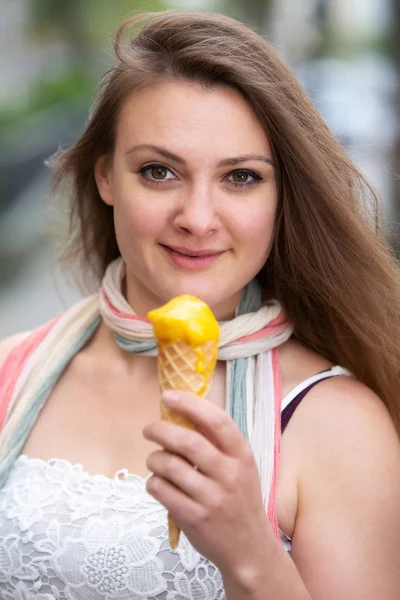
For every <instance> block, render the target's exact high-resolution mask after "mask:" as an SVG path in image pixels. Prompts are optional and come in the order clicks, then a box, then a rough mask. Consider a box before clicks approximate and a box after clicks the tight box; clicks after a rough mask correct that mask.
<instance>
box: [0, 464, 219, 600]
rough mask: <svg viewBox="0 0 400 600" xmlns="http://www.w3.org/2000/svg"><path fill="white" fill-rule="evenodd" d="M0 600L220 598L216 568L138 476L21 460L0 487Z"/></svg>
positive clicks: (210, 599)
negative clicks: (173, 540)
mask: <svg viewBox="0 0 400 600" xmlns="http://www.w3.org/2000/svg"><path fill="white" fill-rule="evenodd" d="M0 598H1V600H53V599H54V598H56V599H64V598H65V599H68V600H125V599H126V600H128V599H129V600H223V599H224V598H225V594H224V589H223V582H222V577H221V574H220V572H219V571H218V569H217V568H216V567H215V566H214V565H213V564H212V563H210V562H209V561H208V560H206V559H205V558H204V557H203V556H201V555H200V554H199V553H198V552H197V551H196V550H195V549H194V548H193V546H192V545H191V544H190V543H189V541H188V540H187V538H186V537H185V535H184V534H183V533H181V539H180V542H179V546H178V548H177V549H176V550H175V551H172V550H171V549H170V547H169V541H168V529H167V511H166V509H165V508H164V507H163V506H162V505H161V504H160V503H159V502H158V501H157V500H155V499H154V498H153V497H152V496H151V495H150V494H148V493H147V491H146V479H144V478H143V477H140V476H139V475H132V474H129V473H128V472H127V471H126V470H121V471H118V472H117V473H116V474H115V476H114V478H112V479H111V478H108V477H106V476H104V475H89V474H88V473H87V472H86V471H85V470H84V469H83V467H82V465H81V464H76V465H72V464H71V463H69V462H68V461H64V460H60V459H54V460H51V461H44V460H40V459H33V458H28V457H27V456H25V455H20V456H19V457H18V459H17V460H16V462H15V465H14V467H13V469H12V471H11V474H10V476H9V478H8V480H7V482H6V485H5V486H4V487H3V489H1V490H0Z"/></svg>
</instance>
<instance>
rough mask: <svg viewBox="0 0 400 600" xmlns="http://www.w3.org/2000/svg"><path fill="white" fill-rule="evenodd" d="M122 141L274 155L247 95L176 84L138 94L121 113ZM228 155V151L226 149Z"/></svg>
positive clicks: (155, 86)
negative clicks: (208, 147) (211, 146)
mask: <svg viewBox="0 0 400 600" xmlns="http://www.w3.org/2000/svg"><path fill="white" fill-rule="evenodd" d="M117 138H118V141H119V142H120V144H122V146H123V147H125V149H126V150H128V148H130V147H132V146H134V145H137V144H153V145H162V146H165V145H167V146H169V145H170V144H172V145H173V147H174V148H176V149H179V148H180V147H182V148H185V147H187V148H188V149H190V148H191V147H193V146H195V145H196V144H197V145H199V144H200V145H202V146H204V145H206V146H210V145H214V147H215V149H219V148H221V149H224V148H226V147H228V149H230V152H229V153H228V154H229V155H232V153H233V154H234V155H236V154H238V153H240V154H248V153H260V152H264V153H265V152H270V147H269V143H268V139H267V136H266V134H265V131H264V129H263V127H262V125H261V123H260V122H259V120H258V119H257V117H256V115H255V113H254V111H253V109H252V108H251V106H250V105H249V104H248V103H247V102H246V100H245V99H244V98H243V96H242V95H241V94H240V93H239V92H238V91H236V90H235V89H233V88H230V87H228V86H215V87H213V88H205V87H204V86H201V85H200V84H198V83H194V82H182V81H170V82H162V83H156V84H152V85H150V86H148V87H146V88H143V89H140V90H138V91H134V92H132V93H131V94H130V96H129V97H128V98H127V99H126V101H125V103H124V104H123V106H122V108H121V112H120V117H119V122H118V128H117ZM225 152H226V150H225Z"/></svg>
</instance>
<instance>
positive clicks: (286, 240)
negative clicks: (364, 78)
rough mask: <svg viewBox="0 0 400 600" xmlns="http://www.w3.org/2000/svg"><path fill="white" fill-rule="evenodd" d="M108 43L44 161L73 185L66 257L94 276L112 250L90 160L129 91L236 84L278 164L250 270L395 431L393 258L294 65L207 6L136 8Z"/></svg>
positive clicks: (399, 296)
mask: <svg viewBox="0 0 400 600" xmlns="http://www.w3.org/2000/svg"><path fill="white" fill-rule="evenodd" d="M114 49H115V55H116V62H115V65H114V66H113V67H112V68H111V69H110V70H109V71H108V72H107V73H106V74H105V75H104V76H103V78H102V79H101V82H100V86H99V90H98V94H97V99H96V101H95V103H94V105H93V107H92V111H91V115H90V119H89V122H88V124H87V126H86V128H85V130H84V132H83V133H82V135H81V136H80V137H79V139H78V140H77V141H76V143H74V144H73V145H72V146H71V147H69V148H68V149H67V150H64V151H63V152H60V153H58V154H57V155H56V156H55V157H53V160H52V162H51V166H53V168H54V169H55V173H54V185H55V188H57V187H58V186H60V184H61V183H62V182H64V181H68V184H69V186H70V191H71V202H72V205H71V213H70V214H71V218H70V240H69V245H68V247H67V255H66V256H67V257H68V258H69V259H72V260H73V261H74V262H75V264H78V263H77V261H80V262H79V264H81V265H82V266H83V267H84V269H85V273H88V271H90V272H91V273H93V274H94V276H95V278H96V280H97V282H98V281H99V280H100V278H101V277H102V276H103V274H104V271H105V269H106V267H107V265H108V264H109V263H110V262H111V261H112V260H113V259H114V258H116V257H117V256H119V249H118V246H117V241H116V238H115V232H114V225H113V214H112V208H111V207H109V206H107V205H106V204H105V203H104V202H103V201H102V200H101V199H100V196H99V193H98V190H97V186H96V183H95V178H94V164H95V162H96V160H97V159H98V158H99V157H100V156H102V155H106V154H112V152H113V147H114V141H115V134H116V125H117V121H118V116H119V112H120V109H121V106H122V104H123V102H124V100H125V99H126V98H127V96H128V94H130V93H131V92H132V91H133V90H135V89H137V88H138V87H141V86H144V85H147V84H150V83H152V82H155V81H160V80H162V79H164V80H167V79H168V78H171V79H175V80H176V79H179V80H188V81H196V82H198V83H200V84H201V85H204V86H207V87H210V86H215V85H219V84H224V85H228V86H232V87H233V88H235V89H236V90H238V91H239V92H240V93H241V94H242V95H243V96H244V98H245V99H246V100H247V102H248V103H249V105H250V106H251V107H252V108H253V110H254V112H255V114H256V116H257V118H258V119H259V122H260V123H261V124H262V126H263V128H264V130H265V132H266V135H267V136H268V139H269V141H270V144H271V147H272V150H273V154H274V160H275V163H276V165H277V175H278V176H277V181H278V192H279V206H278V211H277V216H276V229H275V236H274V243H273V248H272V250H271V254H270V256H269V259H268V261H267V263H266V265H265V266H264V267H263V269H262V270H261V271H260V273H259V274H258V276H257V277H258V278H259V280H260V282H261V283H262V285H263V286H264V287H265V288H268V289H271V290H272V291H273V293H274V295H275V296H276V297H277V298H278V299H279V300H280V302H281V303H282V305H283V307H284V309H285V311H286V313H287V315H288V316H289V318H290V319H291V321H292V322H293V324H294V327H295V337H296V338H297V339H299V340H300V341H302V342H303V343H305V344H306V345H307V346H309V347H311V348H312V349H314V350H315V351H317V352H318V353H320V354H321V355H323V356H325V357H327V358H328V359H330V360H331V361H332V362H333V363H335V364H340V365H342V366H344V367H347V368H348V369H350V370H351V371H352V372H353V374H354V375H355V376H356V377H357V378H358V379H359V380H361V381H363V382H364V383H365V384H366V385H367V386H369V387H370V388H371V389H372V390H374V391H375V392H376V393H377V394H378V395H379V396H380V397H381V398H382V400H383V401H384V403H385V404H386V406H387V408H388V409H389V412H390V414H391V416H392V418H393V420H394V422H395V424H396V426H397V427H398V429H399V430H400V410H399V404H400V345H399V342H400V277H399V268H398V265H397V263H396V262H395V260H394V258H393V256H392V253H391V251H390V248H389V246H388V244H387V242H386V239H385V236H384V234H383V230H382V228H381V225H380V220H379V218H378V199H377V196H376V194H375V192H374V190H373V189H372V188H371V187H370V185H369V184H368V182H367V181H366V180H365V179H364V177H363V176H362V174H361V173H360V172H359V171H358V170H357V168H356V167H355V166H354V164H353V163H352V162H351V160H350V159H349V158H348V156H347V154H346V153H345V151H344V150H343V148H342V147H341V145H340V144H339V143H338V141H337V140H336V139H335V137H334V136H333V135H332V133H331V132H330V130H329V128H328V127H327V125H326V124H325V122H324V121H323V119H322V118H321V116H320V114H319V113H318V111H317V110H316V108H315V107H314V106H313V104H312V103H311V101H310V100H309V98H308V97H307V95H306V94H305V92H304V91H303V89H302V87H301V86H300V84H299V83H298V81H297V80H296V78H295V77H294V75H293V74H292V73H291V71H290V70H289V69H288V68H287V67H286V66H285V65H284V64H283V63H282V62H281V60H280V59H279V57H278V56H277V54H276V53H275V51H274V50H273V48H272V47H271V45H269V44H268V43H267V42H266V41H265V40H263V39H262V38H261V37H260V36H259V35H258V34H257V33H256V32H255V31H253V30H252V29H250V28H249V27H247V26H245V25H243V24H241V23H239V22H237V21H235V20H233V19H231V18H228V17H225V16H222V15H217V14H209V13H203V12H201V13H196V12H191V11H184V12H181V11H165V12H160V13H146V14H140V15H137V16H134V17H132V18H130V19H128V20H127V21H126V22H124V23H123V24H122V26H121V27H120V28H119V29H118V31H117V34H116V37H115V41H114Z"/></svg>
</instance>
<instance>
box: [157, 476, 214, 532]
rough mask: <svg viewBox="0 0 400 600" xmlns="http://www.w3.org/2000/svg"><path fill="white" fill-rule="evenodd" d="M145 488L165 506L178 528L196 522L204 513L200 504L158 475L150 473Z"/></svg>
mask: <svg viewBox="0 0 400 600" xmlns="http://www.w3.org/2000/svg"><path fill="white" fill-rule="evenodd" d="M146 489H147V491H148V492H149V494H151V495H152V496H153V497H154V498H155V499H156V500H158V501H159V502H160V503H161V504H162V505H163V506H165V508H166V509H167V510H168V512H169V513H170V514H171V516H172V518H173V520H174V521H175V523H176V524H177V525H178V527H179V528H180V529H184V528H185V526H186V525H194V524H196V523H197V522H199V521H200V520H201V519H202V518H203V516H204V514H205V509H204V508H203V507H202V506H201V504H199V503H198V502H195V501H194V500H193V499H192V498H189V496H187V495H186V494H184V493H183V492H181V491H180V490H178V489H177V488H176V487H175V486H174V485H173V484H172V483H169V482H168V481H167V480H166V479H163V478H162V477H159V476H158V475H152V476H151V477H150V478H149V479H148V480H147V482H146Z"/></svg>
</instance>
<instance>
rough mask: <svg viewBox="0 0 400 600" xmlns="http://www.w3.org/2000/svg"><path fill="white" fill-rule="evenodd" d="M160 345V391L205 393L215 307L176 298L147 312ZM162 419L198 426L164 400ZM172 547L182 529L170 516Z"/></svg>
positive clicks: (214, 345)
mask: <svg viewBox="0 0 400 600" xmlns="http://www.w3.org/2000/svg"><path fill="white" fill-rule="evenodd" d="M147 316H148V318H149V319H150V321H151V323H152V324H153V328H154V335H155V338H156V341H157V348H158V377H159V383H160V389H161V392H163V391H164V390H171V389H179V390H187V391H190V392H193V393H195V394H197V395H198V396H205V395H206V394H207V392H208V390H209V388H210V385H211V381H212V376H213V373H214V368H215V365H216V362H217V354H218V343H219V325H218V321H217V320H216V318H215V317H214V314H213V312H212V310H211V309H210V308H209V307H208V306H207V304H206V303H205V302H203V301H202V300H199V299H198V298H195V297H194V296H189V295H186V294H185V295H183V296H178V297H176V298H173V299H172V300H170V301H169V302H167V303H166V304H164V305H163V306H161V307H160V308H157V309H155V310H152V311H150V312H149V313H148V315H147ZM161 418H162V419H164V420H166V421H171V422H173V423H176V424H178V425H182V426H184V427H187V428H189V429H195V428H196V427H195V425H194V424H193V423H192V422H191V421H189V420H188V419H186V417H183V416H182V415H180V414H179V413H177V412H174V411H173V410H171V409H169V408H168V407H167V406H166V405H165V404H164V402H163V401H162V400H161ZM168 529H169V539H170V546H171V548H172V549H175V548H176V547H177V546H178V543H179V533H180V530H179V528H178V527H177V525H176V523H175V522H174V521H173V519H172V518H171V516H170V515H168Z"/></svg>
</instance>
